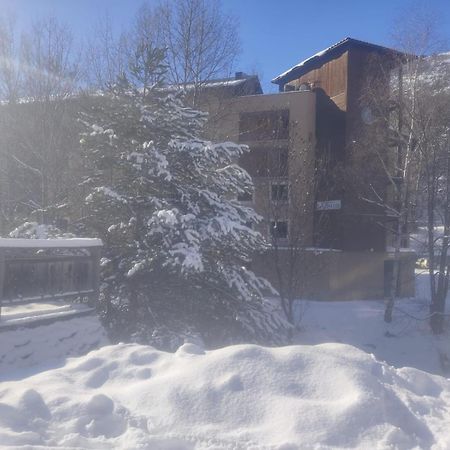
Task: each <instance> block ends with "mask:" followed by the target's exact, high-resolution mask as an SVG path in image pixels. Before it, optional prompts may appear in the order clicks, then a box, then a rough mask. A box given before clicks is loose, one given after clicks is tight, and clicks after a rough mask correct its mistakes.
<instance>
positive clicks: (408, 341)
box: [296, 270, 450, 377]
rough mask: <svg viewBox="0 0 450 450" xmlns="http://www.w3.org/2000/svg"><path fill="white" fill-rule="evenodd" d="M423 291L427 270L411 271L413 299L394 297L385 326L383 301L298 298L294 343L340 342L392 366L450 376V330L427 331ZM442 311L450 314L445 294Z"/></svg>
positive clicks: (426, 309) (425, 291)
mask: <svg viewBox="0 0 450 450" xmlns="http://www.w3.org/2000/svg"><path fill="white" fill-rule="evenodd" d="M428 290H429V286H428V274H427V273H426V271H419V270H418V271H416V298H415V299H401V300H398V301H397V303H396V307H395V309H394V316H393V322H392V324H389V325H388V324H386V323H385V322H384V320H383V314H384V306H385V305H384V302H383V301H376V300H374V301H348V302H312V301H310V302H301V304H300V305H299V306H301V308H302V310H303V319H302V322H301V330H300V332H299V333H298V335H297V337H296V343H299V344H320V343H325V342H342V343H345V344H350V345H354V346H356V347H358V348H360V349H361V350H364V351H365V352H368V353H373V354H374V355H375V356H376V358H377V359H379V360H381V361H386V362H387V363H388V364H390V365H393V366H395V367H415V368H418V369H421V370H425V371H428V372H430V373H434V374H438V375H445V376H447V377H450V335H449V333H448V332H447V333H446V334H444V335H442V336H433V335H432V334H431V333H430V329H429V324H428V315H429V300H428V299H429V292H428ZM447 310H448V311H447V312H449V313H450V298H449V299H448V300H447Z"/></svg>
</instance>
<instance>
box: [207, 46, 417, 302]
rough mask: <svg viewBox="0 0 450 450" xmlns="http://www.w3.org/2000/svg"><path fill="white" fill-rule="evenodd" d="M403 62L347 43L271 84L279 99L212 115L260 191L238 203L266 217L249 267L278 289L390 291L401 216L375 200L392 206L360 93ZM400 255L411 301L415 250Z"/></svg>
mask: <svg viewBox="0 0 450 450" xmlns="http://www.w3.org/2000/svg"><path fill="white" fill-rule="evenodd" d="M399 58H401V54H400V53H398V52H396V51H394V50H391V49H388V48H384V47H380V46H377V45H373V44H369V43H366V42H362V41H358V40H355V39H351V38H347V39H344V40H343V41H340V42H339V43H337V44H335V45H333V46H331V47H329V48H328V49H326V50H324V51H322V52H320V53H318V54H317V55H314V56H313V57H311V58H308V59H307V60H305V61H303V62H301V63H299V64H297V65H295V66H294V67H292V68H291V69H289V70H287V71H286V72H284V73H282V74H281V75H279V76H277V77H276V78H274V79H273V80H272V81H273V83H275V84H277V85H278V86H279V91H280V92H279V93H277V94H269V95H263V94H261V93H260V92H257V91H254V92H251V90H247V91H246V93H245V94H244V95H234V96H230V97H229V98H225V99H224V98H222V101H221V102H218V103H216V105H215V108H212V109H210V110H211V111H213V115H214V114H217V112H218V111H219V110H221V111H222V114H221V120H220V126H219V127H218V130H217V128H216V127H217V125H214V128H215V129H216V131H218V134H219V136H220V138H222V139H230V140H234V141H239V142H240V143H243V144H246V145H248V146H249V147H250V152H249V153H247V154H246V155H244V156H243V157H242V159H241V161H240V164H241V165H242V166H243V167H244V168H245V169H246V170H247V171H248V172H249V173H250V175H251V176H252V178H253V180H254V185H255V191H254V193H253V195H252V196H250V197H249V196H247V197H246V198H240V200H241V201H243V202H246V203H247V204H249V205H252V206H253V207H254V208H255V210H256V211H257V212H258V213H259V214H260V215H261V216H262V217H263V220H262V222H261V223H260V224H259V225H256V226H257V227H258V229H259V230H260V231H261V232H262V233H263V234H264V235H265V236H266V237H267V239H268V241H269V242H270V243H271V248H270V249H269V250H268V251H267V252H265V253H264V254H261V255H255V258H254V261H253V264H252V268H253V269H254V270H255V271H256V272H258V273H259V274H261V275H264V276H265V277H267V278H268V279H269V280H271V281H272V282H273V284H274V285H275V286H276V287H277V288H279V289H283V290H285V291H286V290H287V291H290V292H291V294H292V292H295V295H298V296H302V297H306V298H315V299H322V298H323V299H325V298H326V299H359V298H365V299H368V298H369V299H370V298H383V297H385V296H387V295H388V294H389V291H390V288H391V284H392V283H391V280H392V276H393V257H394V255H393V251H391V250H392V249H391V248H390V240H391V238H392V236H391V233H390V230H391V229H393V227H394V222H395V220H396V219H395V218H393V217H390V216H389V215H388V214H387V213H386V208H383V207H382V206H380V205H377V204H375V203H374V202H370V201H368V199H369V198H370V195H371V194H373V193H374V192H376V195H377V197H379V198H381V199H383V201H387V198H388V185H389V182H388V178H387V175H386V173H385V170H384V168H383V166H382V164H380V161H379V158H378V157H377V155H374V153H373V152H371V149H370V145H368V143H367V139H366V136H367V135H368V133H370V131H371V127H373V124H372V123H371V122H372V121H371V120H370V117H371V114H372V113H371V111H370V110H368V107H367V106H365V105H364V95H363V94H364V89H365V79H366V78H367V76H368V75H369V74H371V75H372V76H373V75H374V71H375V72H376V71H379V73H375V75H376V76H383V74H386V73H389V72H390V71H391V70H393V69H395V66H396V64H398V61H399ZM238 75H239V76H238V79H239V80H240V82H241V83H244V81H243V80H245V79H246V76H245V75H243V74H242V73H241V74H238ZM230 82H231V80H230ZM387 83H388V82H387ZM223 112H225V113H223ZM372 132H373V130H372ZM378 203H379V202H378ZM406 238H407V232H405V239H404V241H405V245H407V239H406ZM401 259H402V261H401V264H400V279H399V283H398V293H399V295H400V296H411V295H414V263H415V254H414V252H412V251H410V250H408V249H407V248H404V249H402V252H401Z"/></svg>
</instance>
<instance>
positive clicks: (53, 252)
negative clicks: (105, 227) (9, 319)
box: [0, 238, 102, 317]
mask: <svg viewBox="0 0 450 450" xmlns="http://www.w3.org/2000/svg"><path fill="white" fill-rule="evenodd" d="M101 247H102V242H101V240H99V239H8V238H7V239H1V238H0V317H1V308H2V306H6V305H9V306H11V305H14V304H19V303H31V302H47V301H51V300H63V299H67V300H69V299H76V298H80V299H83V300H84V299H87V300H89V301H92V302H93V301H95V300H97V298H98V293H99V266H100V251H101Z"/></svg>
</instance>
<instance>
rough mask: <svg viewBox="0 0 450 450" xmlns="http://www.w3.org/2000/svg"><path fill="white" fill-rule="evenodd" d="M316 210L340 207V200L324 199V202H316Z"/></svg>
mask: <svg viewBox="0 0 450 450" xmlns="http://www.w3.org/2000/svg"><path fill="white" fill-rule="evenodd" d="M316 209H317V211H330V210H336V209H341V200H326V201H324V202H317V205H316Z"/></svg>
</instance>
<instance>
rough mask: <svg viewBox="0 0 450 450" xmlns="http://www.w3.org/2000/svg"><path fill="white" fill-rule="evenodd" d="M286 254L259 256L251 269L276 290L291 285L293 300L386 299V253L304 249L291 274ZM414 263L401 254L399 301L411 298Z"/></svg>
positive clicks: (407, 254) (389, 257)
mask: <svg viewBox="0 0 450 450" xmlns="http://www.w3.org/2000/svg"><path fill="white" fill-rule="evenodd" d="M289 253H290V250H289V249H284V250H283V249H278V250H271V251H268V252H267V253H265V254H263V255H258V256H257V257H256V258H255V259H254V262H253V266H252V269H253V270H254V271H255V272H257V273H258V274H260V275H261V276H264V277H265V278H266V279H268V280H269V281H270V282H271V283H272V284H273V286H274V287H275V288H276V289H280V287H281V288H283V287H284V289H285V290H286V287H287V286H289V284H291V285H292V290H293V295H294V298H303V299H314V300H359V299H365V300H371V299H381V298H385V297H386V296H387V295H386V294H387V293H386V292H385V285H386V283H387V281H388V280H387V279H386V273H385V263H386V262H387V261H391V260H392V255H390V254H389V253H386V252H361V251H359V252H347V251H336V250H327V249H304V250H302V251H300V252H299V253H298V260H297V264H296V265H295V271H294V273H293V274H292V273H291V272H290V270H291V269H292V266H291V263H292V260H291V256H290V254H289ZM415 260H416V255H415V253H414V252H405V253H403V254H402V260H401V263H400V275H399V277H400V278H399V290H398V295H399V296H400V297H413V296H414V293H415V279H414V265H415ZM280 273H281V274H282V275H281V277H280V275H279V274H280ZM280 283H281V284H282V285H283V286H280Z"/></svg>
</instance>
